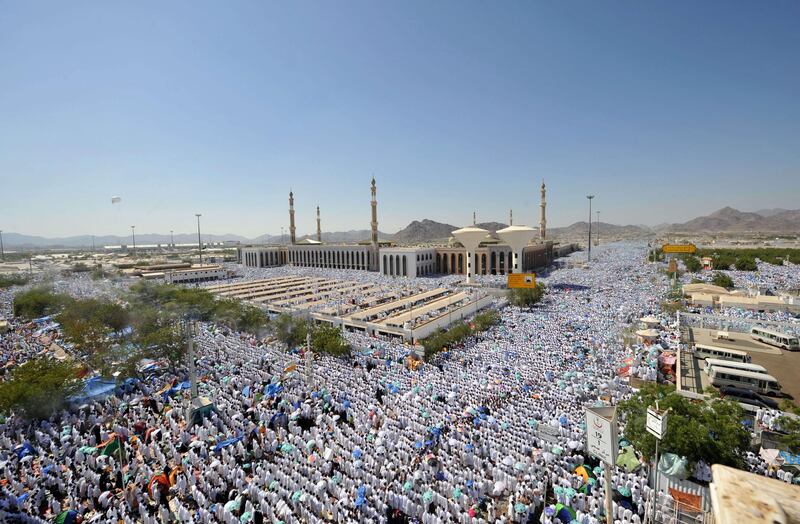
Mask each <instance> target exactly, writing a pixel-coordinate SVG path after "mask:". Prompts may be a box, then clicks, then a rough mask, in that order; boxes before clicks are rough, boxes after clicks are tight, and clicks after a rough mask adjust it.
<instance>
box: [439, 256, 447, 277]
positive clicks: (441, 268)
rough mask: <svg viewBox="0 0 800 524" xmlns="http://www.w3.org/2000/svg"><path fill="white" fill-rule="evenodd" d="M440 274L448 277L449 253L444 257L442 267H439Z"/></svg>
mask: <svg viewBox="0 0 800 524" xmlns="http://www.w3.org/2000/svg"><path fill="white" fill-rule="evenodd" d="M439 272H440V273H442V274H444V275H446V274H447V253H445V254H444V255H442V261H441V265H440V266H439Z"/></svg>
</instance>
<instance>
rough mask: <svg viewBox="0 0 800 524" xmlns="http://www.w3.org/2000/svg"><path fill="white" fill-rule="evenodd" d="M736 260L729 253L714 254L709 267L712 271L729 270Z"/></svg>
mask: <svg viewBox="0 0 800 524" xmlns="http://www.w3.org/2000/svg"><path fill="white" fill-rule="evenodd" d="M734 262H736V258H735V257H734V256H733V255H731V254H729V253H715V254H714V256H713V257H712V258H711V267H713V268H714V269H723V270H725V269H730V268H731V266H732V265H733V263H734Z"/></svg>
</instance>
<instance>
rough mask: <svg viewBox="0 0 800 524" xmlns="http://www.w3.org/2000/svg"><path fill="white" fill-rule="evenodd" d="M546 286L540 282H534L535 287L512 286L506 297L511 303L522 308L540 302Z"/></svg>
mask: <svg viewBox="0 0 800 524" xmlns="http://www.w3.org/2000/svg"><path fill="white" fill-rule="evenodd" d="M546 292H547V288H545V286H544V284H542V283H541V282H537V283H536V287H532V288H514V289H510V290H509V292H508V299H509V302H511V304H513V305H515V306H517V307H520V308H524V307H528V308H529V307H531V306H533V305H535V304H538V303H539V302H541V300H542V298H544V295H545V293H546Z"/></svg>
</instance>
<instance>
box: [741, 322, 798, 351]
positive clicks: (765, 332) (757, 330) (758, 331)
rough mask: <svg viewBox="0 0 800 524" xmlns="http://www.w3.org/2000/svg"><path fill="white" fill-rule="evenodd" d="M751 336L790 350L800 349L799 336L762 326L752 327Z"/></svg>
mask: <svg viewBox="0 0 800 524" xmlns="http://www.w3.org/2000/svg"><path fill="white" fill-rule="evenodd" d="M750 336H751V337H753V338H754V339H756V340H758V341H759V342H763V343H764V344H769V345H770V346H777V347H779V348H783V349H786V350H789V351H800V342H798V340H797V337H793V336H792V335H787V334H786V333H781V332H780V331H773V330H771V329H766V328H763V327H761V326H753V327H752V328H750Z"/></svg>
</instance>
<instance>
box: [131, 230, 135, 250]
mask: <svg viewBox="0 0 800 524" xmlns="http://www.w3.org/2000/svg"><path fill="white" fill-rule="evenodd" d="M131 237H132V238H133V256H136V226H131Z"/></svg>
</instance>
